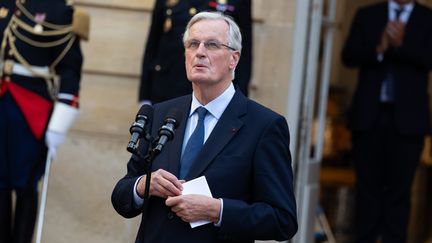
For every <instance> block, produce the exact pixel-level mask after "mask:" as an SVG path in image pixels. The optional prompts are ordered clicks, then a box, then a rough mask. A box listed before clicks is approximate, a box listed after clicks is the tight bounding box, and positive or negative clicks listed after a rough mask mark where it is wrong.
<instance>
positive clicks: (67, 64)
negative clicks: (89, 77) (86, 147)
mask: <svg viewBox="0 0 432 243" xmlns="http://www.w3.org/2000/svg"><path fill="white" fill-rule="evenodd" d="M87 34H88V16H86V15H85V14H84V13H82V12H80V11H76V10H75V9H74V7H73V6H72V3H71V1H66V0H18V1H15V0H2V1H1V2H0V41H1V47H0V78H1V79H0V242H1V243H11V242H12V243H18V242H19V243H30V242H32V238H33V232H34V226H35V221H36V214H37V208H38V189H37V187H38V186H37V184H38V181H39V180H40V178H41V177H42V175H43V173H44V169H45V161H46V159H47V155H49V156H48V158H54V157H55V156H56V151H57V148H58V146H59V145H60V144H61V143H63V141H64V139H65V135H66V133H67V130H68V129H69V127H70V126H71V125H72V123H73V121H74V120H75V117H76V116H77V113H78V91H79V87H80V78H81V67H82V62H83V57H82V53H81V49H80V39H81V38H87ZM12 193H15V198H16V200H15V205H14V206H13V205H12ZM13 208H14V209H15V210H14V211H13V210H12V209H13ZM12 219H13V220H12Z"/></svg>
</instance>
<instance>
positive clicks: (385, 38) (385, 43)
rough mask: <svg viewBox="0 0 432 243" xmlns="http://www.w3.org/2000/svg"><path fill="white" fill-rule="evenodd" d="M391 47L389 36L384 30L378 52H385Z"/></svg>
mask: <svg viewBox="0 0 432 243" xmlns="http://www.w3.org/2000/svg"><path fill="white" fill-rule="evenodd" d="M388 48H389V38H388V35H387V33H386V31H385V30H384V32H383V33H382V34H381V40H380V43H379V44H378V46H377V47H376V52H377V53H378V54H384V53H385V52H386V51H387V50H388Z"/></svg>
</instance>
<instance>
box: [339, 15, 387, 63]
mask: <svg viewBox="0 0 432 243" xmlns="http://www.w3.org/2000/svg"><path fill="white" fill-rule="evenodd" d="M369 17H370V16H369ZM366 18H368V14H367V12H366V11H365V10H364V9H360V10H359V11H358V12H357V13H356V14H355V16H354V19H353V22H352V24H351V29H350V31H349V34H348V38H347V40H346V42H345V45H344V48H343V50H342V61H343V63H344V64H345V65H346V66H348V67H358V66H362V65H377V64H379V62H378V58H377V57H378V54H377V52H376V46H377V45H378V44H379V41H380V38H381V36H371V33H370V28H369V27H368V25H369V23H368V21H367V19H366Z"/></svg>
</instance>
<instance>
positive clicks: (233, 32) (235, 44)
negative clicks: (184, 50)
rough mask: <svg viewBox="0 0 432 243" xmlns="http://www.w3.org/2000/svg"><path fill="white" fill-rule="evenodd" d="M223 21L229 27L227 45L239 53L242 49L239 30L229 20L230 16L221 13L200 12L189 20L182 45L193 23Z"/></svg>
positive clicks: (230, 19)
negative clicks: (208, 20)
mask: <svg viewBox="0 0 432 243" xmlns="http://www.w3.org/2000/svg"><path fill="white" fill-rule="evenodd" d="M207 19H210V20H224V21H225V22H226V23H227V24H228V27H229V30H228V45H229V46H230V47H232V48H234V49H235V50H237V51H239V52H241V49H242V44H241V43H242V36H241V33H240V28H239V27H238V25H237V24H236V22H235V21H234V20H233V19H232V18H231V16H228V15H225V14H223V13H221V12H200V13H198V14H196V15H195V16H193V17H192V19H191V20H189V23H188V24H187V26H186V30H185V32H184V34H183V43H185V42H186V41H187V39H188V38H189V29H190V27H191V26H192V25H194V24H195V23H197V22H199V21H201V20H207Z"/></svg>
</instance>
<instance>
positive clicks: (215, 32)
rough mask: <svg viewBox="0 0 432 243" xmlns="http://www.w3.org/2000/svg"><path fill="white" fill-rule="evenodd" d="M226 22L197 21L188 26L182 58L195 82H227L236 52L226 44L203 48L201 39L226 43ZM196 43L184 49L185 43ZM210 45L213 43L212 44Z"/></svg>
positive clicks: (234, 61) (229, 79)
mask: <svg viewBox="0 0 432 243" xmlns="http://www.w3.org/2000/svg"><path fill="white" fill-rule="evenodd" d="M228 28H229V27H228V24H227V23H226V22H225V21H224V20H201V21H198V22H196V23H195V24H194V25H192V26H191V27H190V29H189V37H188V40H187V41H186V48H185V58H186V63H185V65H186V73H187V77H188V79H189V80H190V81H191V82H192V83H195V84H216V83H220V82H230V81H231V80H232V76H231V72H232V70H233V69H234V68H235V66H236V65H237V62H238V60H239V58H240V53H239V52H238V51H233V50H230V49H229V48H227V47H226V46H221V45H219V47H220V48H212V47H211V46H208V48H206V47H205V45H204V42H207V43H219V44H224V45H227V44H228V43H227V40H228ZM191 41H193V42H195V43H199V42H201V43H199V44H198V45H196V44H195V45H193V46H192V45H191V47H190V48H188V45H187V43H188V42H191ZM213 47H214V45H213Z"/></svg>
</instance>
